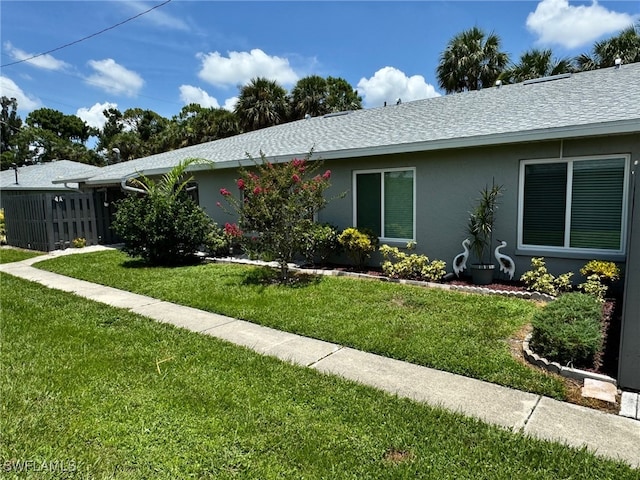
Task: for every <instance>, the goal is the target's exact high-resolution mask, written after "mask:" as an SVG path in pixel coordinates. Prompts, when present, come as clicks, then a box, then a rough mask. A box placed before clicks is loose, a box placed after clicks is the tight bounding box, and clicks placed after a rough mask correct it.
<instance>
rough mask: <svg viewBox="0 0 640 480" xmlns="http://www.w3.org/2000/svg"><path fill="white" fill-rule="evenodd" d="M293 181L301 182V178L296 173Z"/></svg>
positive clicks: (292, 178)
mask: <svg viewBox="0 0 640 480" xmlns="http://www.w3.org/2000/svg"><path fill="white" fill-rule="evenodd" d="M291 180H293V182H294V183H298V182H299V181H300V177H299V176H298V175H296V174H295V173H294V174H293V176H292V177H291Z"/></svg>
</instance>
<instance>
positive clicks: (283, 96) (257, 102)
mask: <svg viewBox="0 0 640 480" xmlns="http://www.w3.org/2000/svg"><path fill="white" fill-rule="evenodd" d="M287 111H288V104H287V92H286V90H285V89H284V88H282V87H281V86H280V85H279V84H278V83H277V82H276V81H275V80H269V79H266V78H263V77H256V78H252V79H251V80H250V81H249V83H247V84H246V85H245V86H243V87H242V88H241V89H240V95H239V96H238V102H237V103H236V107H235V114H236V115H237V116H238V119H239V120H240V125H241V126H242V128H243V129H244V131H245V132H247V131H252V130H258V129H260V128H265V127H271V126H273V125H278V124H279V123H283V122H286V120H287Z"/></svg>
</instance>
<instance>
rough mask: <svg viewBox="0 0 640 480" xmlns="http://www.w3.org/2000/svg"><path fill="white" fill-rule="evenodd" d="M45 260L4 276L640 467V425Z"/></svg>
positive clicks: (11, 268) (5, 268)
mask: <svg viewBox="0 0 640 480" xmlns="http://www.w3.org/2000/svg"><path fill="white" fill-rule="evenodd" d="M83 250H84V251H91V250H92V249H91V247H89V249H83ZM93 250H95V249H93ZM68 253H75V252H73V251H70V252H68ZM59 254H61V253H59ZM44 258H46V257H38V258H33V259H29V260H25V261H22V262H17V263H11V264H4V265H0V271H2V272H6V273H8V274H11V275H14V276H17V277H20V278H24V279H26V280H30V281H34V282H38V283H40V284H42V285H45V286H47V287H49V288H54V289H58V290H63V291H66V292H71V293H75V294H77V295H79V296H81V297H85V298H88V299H91V300H95V301H98V302H102V303H105V304H107V305H112V306H115V307H120V308H126V309H129V310H131V311H133V312H135V313H138V314H140V315H144V316H146V317H148V318H151V319H153V320H155V321H158V322H163V323H170V324H172V325H175V326H177V327H181V328H186V329H188V330H191V331H194V332H199V333H202V334H205V335H211V336H213V337H216V338H219V339H222V340H227V341H229V342H232V343H234V344H236V345H242V346H245V347H248V348H250V349H252V350H254V351H256V352H258V353H261V354H265V355H271V356H274V357H277V358H279V359H281V360H284V361H286V362H291V363H294V364H297V365H302V366H305V367H308V368H314V369H316V370H318V371H321V372H324V373H328V374H333V375H338V376H340V377H343V378H346V379H349V380H354V381H356V382H360V383H363V384H366V385H370V386H372V387H375V388H378V389H380V390H384V391H386V392H389V393H392V394H396V395H398V396H400V397H406V398H410V399H413V400H416V401H419V402H424V403H426V404H429V405H434V406H441V407H444V408H447V409H449V410H452V411H456V412H460V413H462V414H464V415H469V416H472V417H476V418H479V419H481V420H483V421H485V422H488V423H490V424H494V425H499V426H501V427H505V428H507V429H510V430H512V431H514V432H521V433H524V434H527V435H532V436H535V437H538V438H542V439H547V440H554V441H557V442H560V443H565V444H567V445H571V446H574V447H582V446H586V447H587V448H588V449H589V450H591V451H593V452H595V453H596V454H598V455H602V456H605V457H609V458H614V459H619V460H623V461H625V462H627V463H629V464H631V465H632V466H634V467H636V468H640V421H637V420H634V419H631V418H626V417H622V416H617V415H612V414H607V413H604V412H601V411H598V410H593V409H590V408H585V407H581V406H578V405H573V404H569V403H564V402H560V401H557V400H553V399H550V398H546V397H542V396H540V395H535V394H532V393H526V392H521V391H519V390H514V389H511V388H507V387H502V386H499V385H495V384H492V383H487V382H483V381H480V380H475V379H472V378H468V377H463V376H460V375H454V374H451V373H447V372H442V371H439V370H434V369H431V368H427V367H421V366H418V365H414V364H411V363H407V362H402V361H399V360H393V359H389V358H386V357H381V356H379V355H374V354H371V353H366V352H361V351H358V350H353V349H351V348H345V347H342V346H340V345H336V344H332V343H328V342H324V341H321V340H315V339H312V338H307V337H302V336H299V335H294V334H291V333H286V332H281V331H278V330H274V329H272V328H268V327H262V326H259V325H256V324H253V323H250V322H245V321H242V320H237V319H234V318H230V317H225V316H223V315H217V314H213V313H208V312H204V311H201V310H196V309H194V308H190V307H183V306H180V305H175V304H172V303H168V302H164V301H161V300H157V299H154V298H151V297H147V296H144V295H138V294H135V293H130V292H125V291H122V290H118V289H115V288H111V287H105V286H101V285H97V284H93V283H89V282H85V281H83V280H76V279H73V278H69V277H65V276H62V275H58V274H55V273H50V272H46V271H43V270H38V269H36V268H34V267H32V266H31V265H32V264H33V263H36V262H39V261H41V260H43V259H44Z"/></svg>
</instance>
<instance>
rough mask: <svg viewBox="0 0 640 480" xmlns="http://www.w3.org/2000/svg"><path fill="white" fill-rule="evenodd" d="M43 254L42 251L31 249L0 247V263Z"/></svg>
mask: <svg viewBox="0 0 640 480" xmlns="http://www.w3.org/2000/svg"><path fill="white" fill-rule="evenodd" d="M40 255H44V253H43V252H36V251H33V250H21V249H18V248H0V263H12V262H19V261H21V260H26V259H28V258H33V257H38V256H40Z"/></svg>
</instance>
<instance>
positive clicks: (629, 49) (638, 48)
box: [576, 23, 640, 71]
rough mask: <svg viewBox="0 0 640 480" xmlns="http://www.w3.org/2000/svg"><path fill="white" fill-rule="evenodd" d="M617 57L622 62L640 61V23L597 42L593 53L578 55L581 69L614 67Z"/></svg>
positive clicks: (577, 60) (577, 58) (577, 59)
mask: <svg viewBox="0 0 640 480" xmlns="http://www.w3.org/2000/svg"><path fill="white" fill-rule="evenodd" d="M616 58H620V59H621V60H622V63H635V62H640V23H638V24H637V25H631V26H630V27H629V28H626V29H624V30H623V31H622V32H620V33H619V34H618V35H616V36H613V37H611V38H608V39H607V40H602V41H600V42H596V43H594V45H593V49H592V51H591V53H590V54H589V53H583V54H582V55H580V56H578V57H576V63H577V64H578V69H579V70H580V71H586V70H595V69H597V68H606V67H613V66H614V65H615V61H616Z"/></svg>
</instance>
